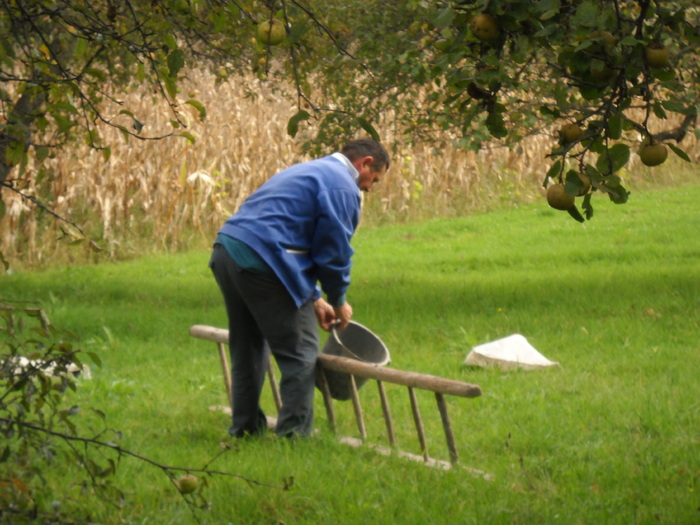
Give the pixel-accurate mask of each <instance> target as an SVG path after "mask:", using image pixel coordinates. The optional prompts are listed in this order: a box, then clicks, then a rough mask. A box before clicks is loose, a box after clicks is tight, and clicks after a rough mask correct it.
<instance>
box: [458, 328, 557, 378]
mask: <svg viewBox="0 0 700 525" xmlns="http://www.w3.org/2000/svg"><path fill="white" fill-rule="evenodd" d="M464 364H465V365H469V366H482V367H487V366H494V367H498V368H502V369H504V370H513V369H516V368H522V369H525V370H535V369H538V368H547V367H550V366H557V365H559V363H557V362H555V361H550V360H549V359H547V358H546V357H545V356H543V355H542V354H540V353H539V352H538V351H537V350H536V349H535V348H534V347H533V346H532V345H531V344H530V343H529V342H528V341H527V339H526V338H525V337H524V336H522V335H520V334H513V335H509V336H508V337H504V338H503V339H498V340H496V341H492V342H490V343H484V344H482V345H478V346H475V347H474V348H472V351H471V352H469V355H467V358H466V359H465V361H464Z"/></svg>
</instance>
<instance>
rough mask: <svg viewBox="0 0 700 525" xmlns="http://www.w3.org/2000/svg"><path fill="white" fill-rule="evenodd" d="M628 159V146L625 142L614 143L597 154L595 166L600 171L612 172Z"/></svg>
mask: <svg viewBox="0 0 700 525" xmlns="http://www.w3.org/2000/svg"><path fill="white" fill-rule="evenodd" d="M629 160H630V147H629V146H628V145H627V144H615V145H614V146H613V147H612V148H608V149H606V150H605V151H604V152H603V153H601V154H600V155H599V156H598V161H597V162H596V168H597V169H598V171H600V172H601V173H607V174H612V173H615V172H616V171H618V170H619V169H620V168H622V167H623V166H624V165H625V164H627V162H628V161H629Z"/></svg>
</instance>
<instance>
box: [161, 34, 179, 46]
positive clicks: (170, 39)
mask: <svg viewBox="0 0 700 525" xmlns="http://www.w3.org/2000/svg"><path fill="white" fill-rule="evenodd" d="M163 42H164V43H165V45H166V46H168V47H169V48H170V49H171V50H175V49H177V40H175V37H174V36H173V35H172V34H170V33H167V34H165V35H163Z"/></svg>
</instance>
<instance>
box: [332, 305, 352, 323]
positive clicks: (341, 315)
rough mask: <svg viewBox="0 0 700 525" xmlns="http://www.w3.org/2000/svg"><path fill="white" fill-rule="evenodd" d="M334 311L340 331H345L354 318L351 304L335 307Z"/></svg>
mask: <svg viewBox="0 0 700 525" xmlns="http://www.w3.org/2000/svg"><path fill="white" fill-rule="evenodd" d="M333 311H334V312H335V319H336V322H337V323H338V326H337V328H338V330H345V329H346V328H347V327H348V323H349V322H350V318H351V317H352V306H350V303H348V302H345V303H344V304H343V305H342V306H334V307H333Z"/></svg>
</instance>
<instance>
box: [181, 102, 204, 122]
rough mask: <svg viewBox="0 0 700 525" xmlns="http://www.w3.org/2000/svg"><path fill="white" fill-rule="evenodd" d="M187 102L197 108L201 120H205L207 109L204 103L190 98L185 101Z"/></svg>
mask: <svg viewBox="0 0 700 525" xmlns="http://www.w3.org/2000/svg"><path fill="white" fill-rule="evenodd" d="M185 104H189V105H190V106H192V107H193V108H195V109H196V110H197V111H199V120H201V121H202V122H204V121H205V120H206V118H207V109H206V108H205V107H204V105H203V104H202V103H201V102H199V101H198V100H194V99H192V98H191V99H190V100H188V101H186V102H185Z"/></svg>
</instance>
